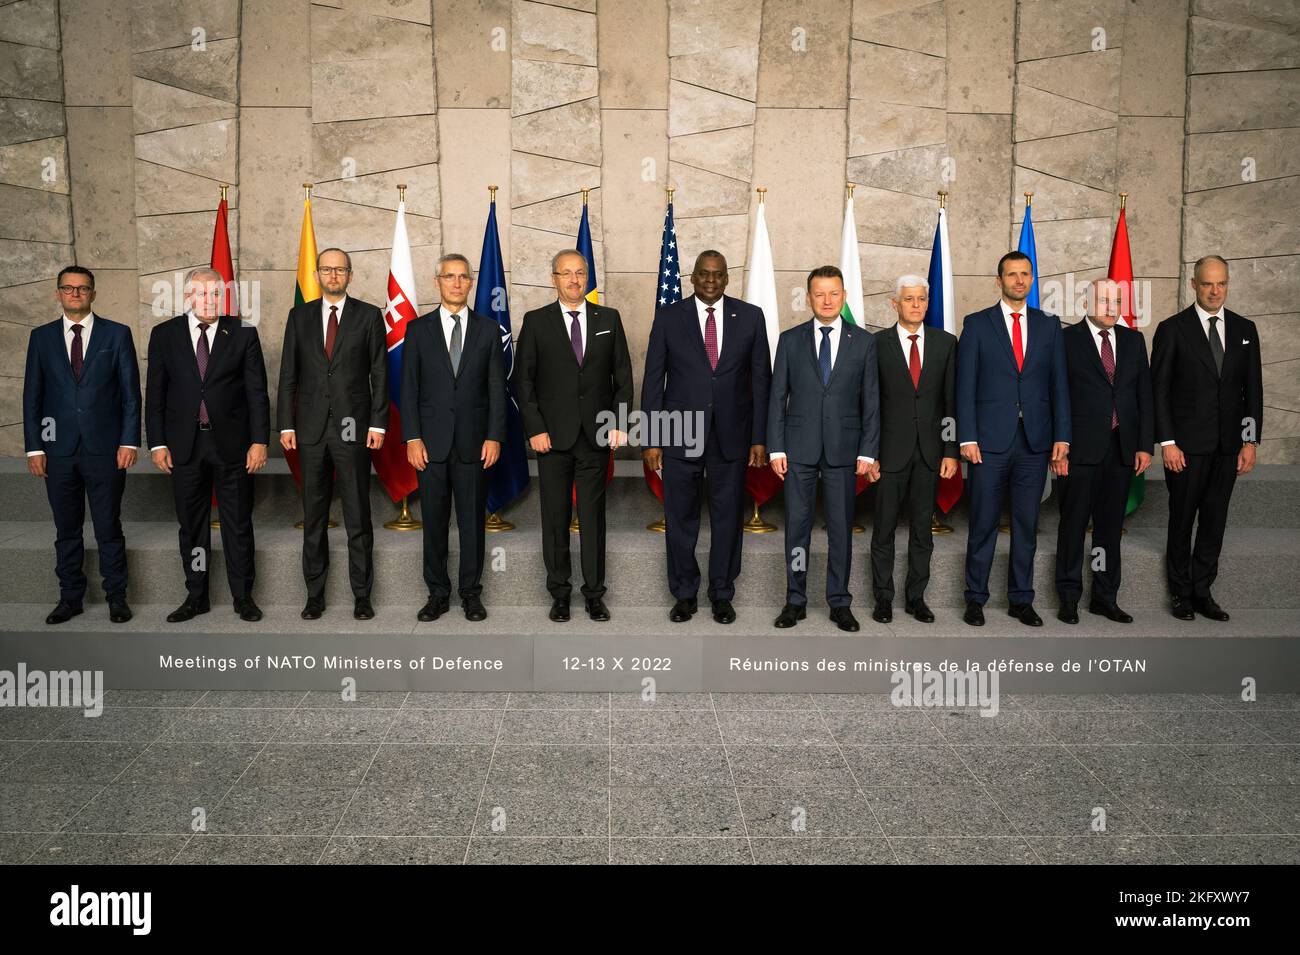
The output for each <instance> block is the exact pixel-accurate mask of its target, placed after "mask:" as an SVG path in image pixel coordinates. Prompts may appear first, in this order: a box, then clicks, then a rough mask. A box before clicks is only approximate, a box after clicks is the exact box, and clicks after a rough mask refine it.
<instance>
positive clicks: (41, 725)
mask: <svg viewBox="0 0 1300 955" xmlns="http://www.w3.org/2000/svg"><path fill="white" fill-rule="evenodd" d="M73 719H85V717H84V716H82V715H81V710H65V709H54V708H52V707H48V706H43V707H27V706H22V707H0V740H29V741H32V742H35V741H36V740H42V739H46V738H47V737H49V736H50V734H52V733H54V732H55V731H56V730H58V729H59V728H60V727H61V726H62V725H63V724H64V723H66V722H68V721H69V720H73Z"/></svg>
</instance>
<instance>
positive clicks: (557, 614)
mask: <svg viewBox="0 0 1300 955" xmlns="http://www.w3.org/2000/svg"><path fill="white" fill-rule="evenodd" d="M551 619H552V620H554V621H555V622H556V623H564V622H566V621H567V620H568V619H569V601H567V600H561V599H560V598H558V597H557V598H555V600H553V601H551Z"/></svg>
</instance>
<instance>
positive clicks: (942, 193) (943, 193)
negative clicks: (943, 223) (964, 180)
mask: <svg viewBox="0 0 1300 955" xmlns="http://www.w3.org/2000/svg"><path fill="white" fill-rule="evenodd" d="M947 205H948V190H947V189H940V190H939V208H940V209H942V208H944V207H945V206H947Z"/></svg>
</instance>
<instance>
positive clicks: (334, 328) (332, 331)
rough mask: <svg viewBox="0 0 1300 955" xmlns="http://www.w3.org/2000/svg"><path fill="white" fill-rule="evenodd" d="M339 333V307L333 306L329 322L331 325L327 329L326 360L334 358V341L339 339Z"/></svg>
mask: <svg viewBox="0 0 1300 955" xmlns="http://www.w3.org/2000/svg"><path fill="white" fill-rule="evenodd" d="M338 333H339V307H338V306H337V305H331V306H330V321H329V325H328V326H327V327H326V329H325V357H326V358H333V357H334V339H335V338H337V337H338Z"/></svg>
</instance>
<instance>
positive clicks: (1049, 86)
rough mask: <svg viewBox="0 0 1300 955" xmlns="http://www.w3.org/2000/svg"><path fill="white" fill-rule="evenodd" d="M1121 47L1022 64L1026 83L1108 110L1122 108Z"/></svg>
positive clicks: (1020, 73) (1022, 81)
mask: <svg viewBox="0 0 1300 955" xmlns="http://www.w3.org/2000/svg"><path fill="white" fill-rule="evenodd" d="M1122 56H1123V54H1122V52H1121V51H1120V50H1118V49H1108V50H1101V51H1098V52H1096V53H1071V54H1068V55H1066V56H1054V57H1051V58H1049V59H1046V60H1031V61H1030V62H1028V63H1021V64H1019V65H1018V70H1017V78H1018V80H1019V82H1020V84H1021V85H1022V86H1032V87H1034V88H1035V89H1039V90H1042V91H1043V92H1045V93H1055V94H1056V95H1057V96H1064V97H1067V98H1069V99H1072V100H1074V101H1076V102H1077V103H1086V104H1087V105H1089V106H1092V107H1095V108H1096V109H1098V110H1101V111H1103V112H1106V113H1116V112H1118V111H1119V88H1120V87H1119V77H1120V61H1121V58H1122Z"/></svg>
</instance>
